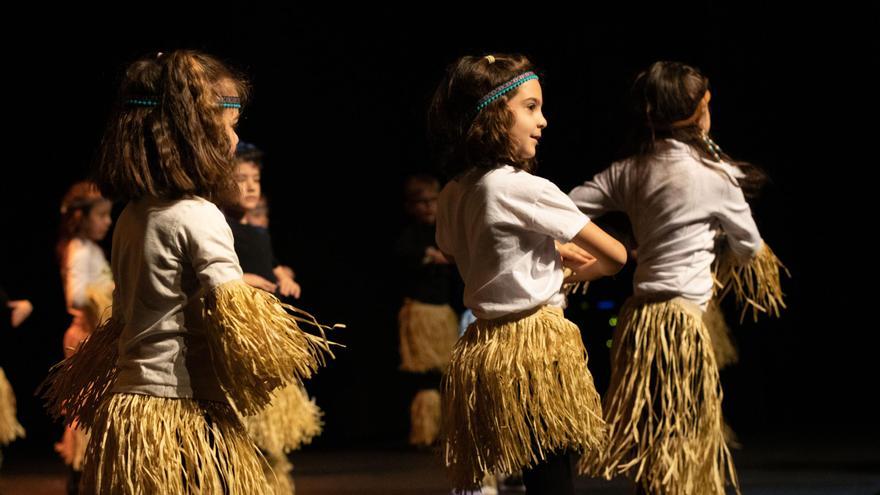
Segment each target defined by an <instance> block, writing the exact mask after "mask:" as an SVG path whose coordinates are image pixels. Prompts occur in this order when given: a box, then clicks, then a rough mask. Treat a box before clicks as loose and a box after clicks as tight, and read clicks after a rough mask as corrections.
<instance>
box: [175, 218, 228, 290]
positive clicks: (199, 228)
mask: <svg viewBox="0 0 880 495" xmlns="http://www.w3.org/2000/svg"><path fill="white" fill-rule="evenodd" d="M188 213H189V214H187V215H185V216H184V218H183V219H182V221H181V233H182V235H183V240H182V244H183V246H182V247H183V249H182V252H183V253H184V256H186V257H187V258H188V260H189V262H190V263H191V264H192V267H193V269H194V270H195V272H196V275H198V277H199V281H200V282H201V284H202V286H203V287H204V288H205V289H212V288H214V287H217V286H218V285H221V284H223V283H226V282H229V281H231V280H238V279H241V278H242V271H241V266H240V265H239V263H238V256H237V255H236V254H235V241H234V240H233V237H232V229H230V228H229V224H227V223H226V218H224V217H223V214H222V213H220V210H218V209H217V207H216V206H214V205H213V204H208V205H199V206H197V207H195V208H193V209H192V210H191V211H190V212H188Z"/></svg>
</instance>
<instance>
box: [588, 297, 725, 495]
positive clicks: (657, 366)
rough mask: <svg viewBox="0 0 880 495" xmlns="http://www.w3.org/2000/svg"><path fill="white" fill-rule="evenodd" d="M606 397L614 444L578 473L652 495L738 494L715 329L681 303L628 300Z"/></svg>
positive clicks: (614, 346) (690, 306)
mask: <svg viewBox="0 0 880 495" xmlns="http://www.w3.org/2000/svg"><path fill="white" fill-rule="evenodd" d="M611 353H612V356H611V385H610V387H609V389H608V393H607V395H606V397H605V401H604V408H605V421H606V422H607V423H608V431H609V441H608V447H607V448H606V449H604V450H601V451H597V452H595V453H591V454H589V455H587V456H584V457H583V458H582V459H581V463H580V466H579V467H580V470H581V472H582V473H587V474H590V475H594V476H602V477H605V478H607V479H611V478H613V477H615V476H618V475H627V476H629V477H631V478H633V479H634V480H635V481H636V482H637V483H638V484H640V485H641V487H642V488H643V489H644V490H645V491H646V492H647V493H651V494H668V495H679V494H682V495H684V494H689V495H690V494H700V495H702V494H724V493H725V491H724V490H725V485H726V484H728V483H730V484H732V485H733V486H734V488H735V489H736V490H737V491H738V490H739V488H738V484H737V478H736V471H735V469H734V466H733V460H732V458H731V455H730V450H729V449H728V447H727V445H726V443H725V436H724V422H723V419H722V412H721V400H722V397H723V394H722V391H721V384H720V382H719V376H718V365H717V362H716V359H715V354H714V351H713V346H712V340H711V337H710V334H709V329H708V328H707V326H706V324H705V323H704V322H703V320H702V312H701V311H700V308H699V307H698V306H697V305H695V304H693V303H691V302H688V301H685V300H684V299H681V298H667V299H658V298H630V299H629V300H627V302H626V303H625V304H624V306H623V308H622V311H621V316H620V321H619V323H618V326H617V329H616V331H615V334H614V340H613V344H612V351H611Z"/></svg>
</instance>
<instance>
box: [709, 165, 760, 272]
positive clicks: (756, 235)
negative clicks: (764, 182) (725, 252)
mask: <svg viewBox="0 0 880 495" xmlns="http://www.w3.org/2000/svg"><path fill="white" fill-rule="evenodd" d="M716 186H717V187H715V188H712V189H714V190H715V193H714V194H713V196H714V197H715V198H717V199H716V201H717V205H718V207H717V210H716V211H715V215H714V216H715V218H717V219H718V222H719V223H720V224H721V229H722V230H723V231H724V233H725V237H726V238H727V245H728V246H729V247H730V249H731V251H732V252H733V254H734V255H735V256H736V258H737V259H738V260H739V261H741V262H747V261H749V260H751V259H752V258H754V257H755V256H757V255H758V253H759V252H760V251H761V248H762V246H763V245H764V241H763V240H762V239H761V233H760V232H758V226H757V225H756V224H755V219H754V218H753V217H752V210H751V208H749V204H748V203H747V202H746V198H745V195H744V194H743V192H742V189H740V188H739V186H737V185H736V184H734V183H732V182H731V181H730V180H729V179H727V177H722V178H721V180H719V181H718V182H717V183H716Z"/></svg>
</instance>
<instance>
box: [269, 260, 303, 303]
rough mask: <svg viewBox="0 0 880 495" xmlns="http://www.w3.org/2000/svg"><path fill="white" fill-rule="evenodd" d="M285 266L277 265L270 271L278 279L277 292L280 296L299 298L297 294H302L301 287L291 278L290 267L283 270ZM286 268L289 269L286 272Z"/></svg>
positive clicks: (291, 271)
mask: <svg viewBox="0 0 880 495" xmlns="http://www.w3.org/2000/svg"><path fill="white" fill-rule="evenodd" d="M285 268H287V267H286V266H282V265H278V266H276V267H275V268H273V269H272V273H274V274H275V278H276V279H278V292H279V293H280V294H281V295H282V296H285V297H293V298H294V299H299V296H300V295H301V294H302V288H301V287H300V286H299V284H298V283H296V282H295V281H294V280H293V275H292V274H293V270H290V268H287V270H285ZM288 270H290V271H289V272H288Z"/></svg>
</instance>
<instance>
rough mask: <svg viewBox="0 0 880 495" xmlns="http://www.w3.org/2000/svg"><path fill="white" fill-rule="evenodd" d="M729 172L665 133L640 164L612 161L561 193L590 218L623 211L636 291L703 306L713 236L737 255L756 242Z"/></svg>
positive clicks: (752, 250) (708, 293)
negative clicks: (634, 257) (634, 259)
mask: <svg viewBox="0 0 880 495" xmlns="http://www.w3.org/2000/svg"><path fill="white" fill-rule="evenodd" d="M736 171H737V170H736V169H734V167H732V166H730V165H729V164H726V163H718V162H707V161H705V160H703V159H702V158H700V157H699V156H698V155H697V154H696V152H695V151H694V150H693V149H691V148H690V146H688V145H686V144H684V143H682V142H679V141H676V140H672V139H667V140H664V141H661V142H658V144H657V150H656V152H655V153H654V154H653V155H652V156H651V157H650V158H649V159H647V160H645V162H644V163H643V164H642V165H639V166H637V165H636V164H635V162H634V161H633V160H631V159H628V160H623V161H620V162H616V163H614V164H612V165H611V167H609V168H607V169H606V170H604V171H603V172H600V173H599V174H597V175H596V176H595V177H593V180H591V181H589V182H586V183H585V184H584V185H582V186H579V187H576V188H574V189H573V190H572V191H571V193H569V196H570V197H571V199H572V200H573V201H574V203H575V204H576V205H577V206H578V208H580V210H581V211H583V212H584V213H586V214H587V216H589V217H590V218H596V217H598V216H601V215H602V214H604V213H607V212H610V211H623V212H625V213H626V214H627V216H628V217H629V219H630V222H631V223H632V227H633V233H634V234H635V238H636V242H637V243H638V253H639V254H638V266H637V268H636V273H635V279H634V281H633V289H634V293H635V294H636V295H644V294H657V293H670V294H674V295H678V296H681V297H683V298H684V299H687V300H689V301H693V302H695V303H696V304H698V305H700V307H701V308H702V309H704V310H705V309H706V305H707V304H708V302H709V299H710V298H711V297H712V284H713V281H712V272H711V265H712V261H713V260H714V259H715V241H716V238H717V236H718V235H720V234H721V233H724V234H725V235H726V239H727V243H728V244H729V246H730V248H731V250H732V251H733V253H734V254H735V255H736V256H737V257H738V258H740V259H750V258H751V257H753V256H755V255H756V254H757V253H758V251H759V250H760V248H761V246H762V245H763V241H762V240H761V235H760V233H759V232H758V228H757V226H756V225H755V221H754V219H753V218H752V212H751V209H750V208H749V205H748V203H747V202H746V200H745V197H744V196H743V192H742V189H740V187H739V185H738V183H737V180H736V177H735V176H736V175H737V174H736Z"/></svg>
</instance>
